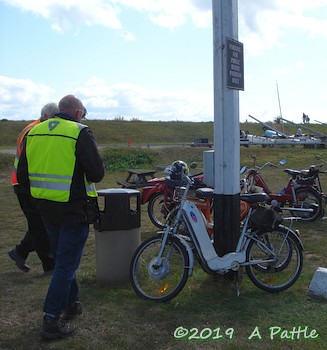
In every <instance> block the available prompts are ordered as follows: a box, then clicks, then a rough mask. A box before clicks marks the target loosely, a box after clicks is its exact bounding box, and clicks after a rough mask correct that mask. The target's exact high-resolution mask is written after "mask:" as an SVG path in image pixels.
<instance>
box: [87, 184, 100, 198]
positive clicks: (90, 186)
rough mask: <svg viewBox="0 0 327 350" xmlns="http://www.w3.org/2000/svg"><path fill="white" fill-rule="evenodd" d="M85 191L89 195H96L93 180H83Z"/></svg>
mask: <svg viewBox="0 0 327 350" xmlns="http://www.w3.org/2000/svg"><path fill="white" fill-rule="evenodd" d="M85 188H86V193H87V195H88V196H89V197H98V192H97V190H96V188H95V185H94V183H93V182H88V181H85Z"/></svg>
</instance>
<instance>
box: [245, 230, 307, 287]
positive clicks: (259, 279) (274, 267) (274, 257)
mask: <svg viewBox="0 0 327 350" xmlns="http://www.w3.org/2000/svg"><path fill="white" fill-rule="evenodd" d="M268 237H269V240H267V233H263V234H260V235H258V236H256V240H255V239H252V240H251V242H250V243H249V246H248V248H247V252H246V254H247V261H248V262H249V263H250V264H249V265H247V266H246V272H247V274H248V276H249V278H250V280H251V281H252V282H253V283H254V284H255V285H256V286H257V287H259V288H261V289H263V290H265V291H267V292H280V291H282V290H285V289H287V288H289V287H290V286H292V285H293V284H294V283H295V281H296V280H297V279H298V277H299V275H300V273H301V270H302V265H303V255H302V247H301V245H300V243H299V241H298V240H297V238H296V237H295V236H294V234H293V233H292V232H288V230H287V228H285V227H282V226H278V227H276V228H275V229H274V231H272V232H269V236H268Z"/></svg>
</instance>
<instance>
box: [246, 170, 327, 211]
mask: <svg viewBox="0 0 327 350" xmlns="http://www.w3.org/2000/svg"><path fill="white" fill-rule="evenodd" d="M286 172H287V171H286ZM287 173H288V174H289V175H290V177H289V180H288V182H287V185H286V186H285V187H284V188H283V189H282V190H281V191H280V193H273V192H272V191H271V190H270V189H269V187H268V186H267V184H266V182H265V181H264V179H263V177H262V175H261V173H259V172H258V171H257V170H255V169H250V170H249V173H248V175H247V179H249V180H250V183H249V185H248V188H249V190H250V192H251V191H252V190H254V192H257V191H258V192H265V193H267V194H268V196H269V197H270V199H271V200H276V201H277V202H278V203H281V204H282V205H285V204H287V203H288V204H292V203H297V201H298V200H302V198H297V196H296V193H295V190H296V189H297V188H300V187H301V188H304V189H308V188H310V189H312V190H313V191H315V192H316V193H317V196H318V197H321V199H322V198H323V195H322V194H320V193H319V192H318V191H317V190H316V189H315V188H314V187H313V186H310V185H308V186H306V185H300V184H298V183H297V182H296V178H295V176H294V175H293V174H292V173H291V172H287ZM285 209H286V210H290V211H294V212H295V211H298V212H311V213H312V212H313V211H314V209H312V208H297V207H291V206H289V207H287V208H285Z"/></svg>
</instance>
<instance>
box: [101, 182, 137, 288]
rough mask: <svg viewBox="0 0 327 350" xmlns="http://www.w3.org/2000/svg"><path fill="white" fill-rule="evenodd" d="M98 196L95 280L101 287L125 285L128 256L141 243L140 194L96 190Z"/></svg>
mask: <svg viewBox="0 0 327 350" xmlns="http://www.w3.org/2000/svg"><path fill="white" fill-rule="evenodd" d="M98 196H99V197H98V202H99V208H100V219H99V224H98V225H97V227H96V230H95V254H96V279H97V282H98V283H99V284H101V285H112V286H115V285H121V284H125V283H127V282H128V281H129V266H130V262H131V259H132V256H133V254H134V252H135V250H136V249H137V247H138V246H139V245H140V244H141V234H140V226H141V208H140V206H141V193H140V191H138V190H134V189H126V188H112V189H105V190H100V191H98ZM101 202H103V208H102V205H101V204H102V203H101Z"/></svg>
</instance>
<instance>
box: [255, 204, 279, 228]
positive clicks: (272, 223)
mask: <svg viewBox="0 0 327 350" xmlns="http://www.w3.org/2000/svg"><path fill="white" fill-rule="evenodd" d="M282 221H283V217H282V215H281V214H279V213H278V212H277V211H276V210H274V209H272V208H266V207H258V208H257V209H255V210H254V211H253V213H252V214H251V217H250V220H249V224H250V227H251V228H252V230H260V231H264V232H271V231H273V229H274V228H275V227H276V226H278V225H279V224H280V223H281V222H282Z"/></svg>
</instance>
